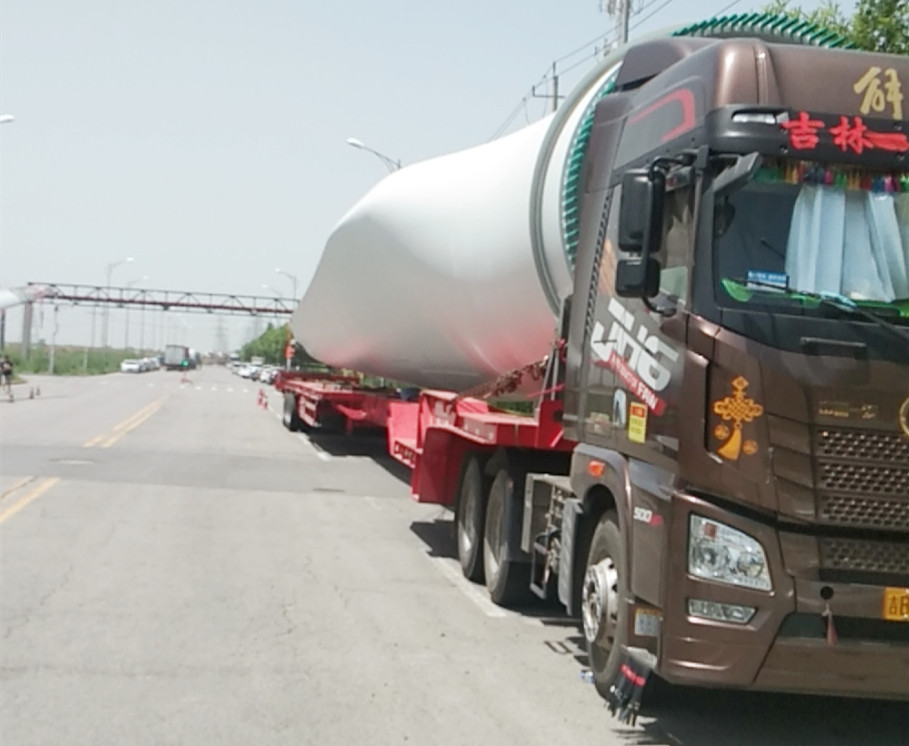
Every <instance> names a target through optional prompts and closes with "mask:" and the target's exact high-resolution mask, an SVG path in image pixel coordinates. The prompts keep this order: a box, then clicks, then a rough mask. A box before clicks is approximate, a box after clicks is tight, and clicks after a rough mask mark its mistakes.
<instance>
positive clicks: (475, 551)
mask: <svg viewBox="0 0 909 746" xmlns="http://www.w3.org/2000/svg"><path fill="white" fill-rule="evenodd" d="M484 481H485V480H484V479H483V472H482V471H481V469H480V463H479V462H478V461H477V459H476V458H474V457H470V460H469V461H468V462H467V467H466V468H465V469H464V476H463V477H462V478H461V489H460V492H459V493H458V512H457V517H456V521H457V528H458V559H459V560H460V562H461V571H462V572H463V573H464V577H465V578H467V579H468V580H472V581H474V582H475V583H482V582H483V549H482V540H483V521H484V519H485V517H486V499H485V495H484V494H483V492H484V489H483V488H484Z"/></svg>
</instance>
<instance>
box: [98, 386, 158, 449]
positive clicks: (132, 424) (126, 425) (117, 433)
mask: <svg viewBox="0 0 909 746" xmlns="http://www.w3.org/2000/svg"><path fill="white" fill-rule="evenodd" d="M165 399H167V397H166V396H162V397H161V398H160V399H158V400H157V401H153V402H152V403H151V404H147V405H145V406H144V407H142V409H140V410H139V411H138V412H135V413H134V414H131V415H130V416H129V417H127V418H126V419H125V420H123V421H122V422H121V423H119V424H118V425H115V426H114V428H113V430H111V431H110V432H108V433H101V434H100V435H96V436H95V437H94V438H91V439H90V440H87V441H85V443H83V444H82V447H83V448H94V447H95V446H99V447H100V448H109V447H110V446H112V445H113V444H114V443H116V442H117V441H118V440H119V439H120V438H121V437H123V436H124V435H126V433H128V432H129V431H130V430H133V429H135V428H137V427H138V426H139V425H141V424H142V423H143V422H145V420H147V419H148V418H149V417H151V415H153V414H154V413H155V412H157V411H158V409H160V407H161V405H162V404H163V403H164V400H165Z"/></svg>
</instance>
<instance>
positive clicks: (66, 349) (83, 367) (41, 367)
mask: <svg viewBox="0 0 909 746" xmlns="http://www.w3.org/2000/svg"><path fill="white" fill-rule="evenodd" d="M3 352H4V354H6V355H9V357H10V360H12V361H13V372H14V379H13V380H14V381H15V380H16V379H17V378H18V377H19V376H20V375H25V374H28V373H44V374H46V373H49V372H50V347H48V346H47V345H43V344H37V345H32V349H31V354H30V355H29V356H28V360H25V359H23V357H22V348H21V345H18V344H8V345H7V346H6V349H5V350H4V351H3ZM145 354H150V353H148V352H146V353H145ZM135 357H143V353H142V352H138V351H136V350H113V349H107V350H102V349H98V348H95V349H89V350H87V351H86V349H85V348H84V347H71V346H63V347H61V346H58V347H57V348H56V349H55V350H54V374H55V375H60V376H86V375H88V376H93V375H100V374H102V373H113V372H115V371H118V370H120V362H121V361H123V360H125V359H126V358H135Z"/></svg>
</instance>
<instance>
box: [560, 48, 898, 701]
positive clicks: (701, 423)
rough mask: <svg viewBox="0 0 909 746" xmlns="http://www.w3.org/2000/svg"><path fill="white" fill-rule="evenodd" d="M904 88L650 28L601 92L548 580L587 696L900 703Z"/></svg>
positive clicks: (840, 65)
mask: <svg viewBox="0 0 909 746" xmlns="http://www.w3.org/2000/svg"><path fill="white" fill-rule="evenodd" d="M907 83H909V60H907V59H906V58H904V57H896V56H887V55H878V54H870V53H862V52H853V51H842V50H826V49H818V48H811V47H803V46H797V45H781V44H773V43H768V42H765V41H762V40H760V39H747V40H743V39H737V40H731V39H730V40H722V41H717V40H700V39H663V40H658V41H654V42H650V43H647V44H642V45H640V46H638V47H635V48H633V49H632V50H630V51H629V53H628V55H627V56H626V59H625V61H624V63H623V65H622V68H621V70H620V71H619V73H618V76H617V78H616V81H615V87H614V91H613V92H612V93H611V94H610V95H608V96H606V97H604V98H603V100H602V101H601V102H600V103H599V105H598V107H597V111H596V116H595V120H594V127H593V131H592V135H591V143H590V147H589V149H588V153H587V157H586V161H585V166H584V178H583V190H584V193H583V197H582V213H581V214H582V219H581V238H580V242H579V251H578V257H577V264H576V266H575V293H574V296H573V298H572V301H571V303H572V306H571V314H570V328H569V334H568V345H567V352H566V360H567V373H566V381H565V392H564V402H565V413H564V419H563V424H564V427H565V432H566V436H567V437H568V438H571V439H573V440H575V441H577V442H578V444H579V445H578V447H577V448H576V449H575V451H574V454H573V456H572V465H571V473H570V481H571V492H572V494H573V496H572V497H571V498H570V499H569V501H568V503H569V504H568V506H567V508H566V510H567V509H569V508H570V509H571V510H572V511H574V512H575V513H576V514H577V516H578V519H577V521H575V522H574V523H573V525H577V526H578V527H579V528H578V529H577V530H575V531H574V532H573V533H572V535H571V536H566V537H564V540H569V541H571V542H573V545H574V547H575V548H574V555H572V554H571V552H569V553H568V556H569V557H570V558H571V560H572V562H573V563H574V564H575V565H576V567H577V568H580V567H581V566H583V568H584V570H583V572H579V571H577V570H576V571H575V574H576V577H577V581H576V582H575V583H574V587H573V588H572V589H570V590H569V591H568V592H566V593H563V594H561V595H562V596H563V600H566V599H569V600H570V601H571V602H572V603H573V604H574V606H575V608H576V609H578V610H579V611H580V614H581V617H582V620H583V625H584V632H585V637H586V639H587V645H588V652H589V653H590V659H591V668H592V669H593V673H594V677H595V682H596V684H597V688H598V689H599V690H600V692H601V693H603V694H610V693H612V694H614V693H615V692H616V690H617V681H618V682H619V684H620V686H618V688H619V689H622V688H623V687H624V688H626V689H627V688H628V686H631V688H633V686H634V684H635V682H637V683H638V684H639V683H641V681H642V680H643V678H645V677H646V673H647V672H649V671H655V672H656V673H657V674H659V675H660V676H661V677H663V678H665V679H667V680H669V681H671V682H680V683H689V684H692V683H693V684H700V685H708V686H733V687H741V688H755V689H772V690H778V691H779V690H784V691H786V690H789V691H805V692H813V693H826V694H847V693H848V694H852V695H856V694H859V695H864V696H878V697H896V698H907V697H909V677H907V675H906V672H907V671H909V169H907V167H906V156H907V154H909V138H907V134H906V132H907V125H909V123H907V121H906V120H905V114H904V111H903V93H902V86H903V85H905V84H907ZM580 527H584V528H580ZM585 532H586V533H585ZM563 556H565V553H564V552H563ZM629 672H630V673H629ZM623 674H624V676H625V677H626V678H630V679H631V684H630V685H629V684H628V682H627V681H622V678H623Z"/></svg>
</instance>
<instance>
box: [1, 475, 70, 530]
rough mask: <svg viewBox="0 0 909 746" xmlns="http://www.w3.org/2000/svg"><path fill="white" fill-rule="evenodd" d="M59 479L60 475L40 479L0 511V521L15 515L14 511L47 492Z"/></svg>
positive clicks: (16, 511)
mask: <svg viewBox="0 0 909 746" xmlns="http://www.w3.org/2000/svg"><path fill="white" fill-rule="evenodd" d="M59 481H60V477H48V478H47V479H42V480H41V481H40V482H38V484H36V485H35V486H34V488H32V489H31V490H29V491H28V492H26V493H25V494H24V495H23V496H22V497H21V498H20V499H19V500H17V501H16V502H14V503H13V504H12V505H10V506H9V507H8V508H7V509H6V510H4V511H2V512H0V523H3V522H4V521H5V520H6V519H7V518H12V517H13V516H14V515H16V513H18V512H19V511H20V510H22V508H24V507H25V506H26V505H28V504H29V503H30V502H32V500H37V499H38V498H39V497H41V495H43V494H44V493H45V492H47V491H48V490H49V489H50V488H51V487H53V486H54V485H55V484H57V482H59ZM7 494H9V493H7Z"/></svg>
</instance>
